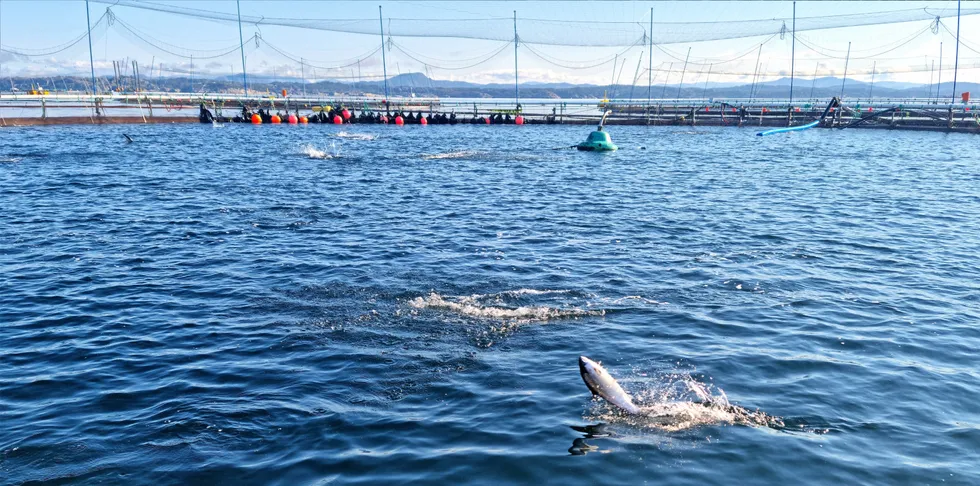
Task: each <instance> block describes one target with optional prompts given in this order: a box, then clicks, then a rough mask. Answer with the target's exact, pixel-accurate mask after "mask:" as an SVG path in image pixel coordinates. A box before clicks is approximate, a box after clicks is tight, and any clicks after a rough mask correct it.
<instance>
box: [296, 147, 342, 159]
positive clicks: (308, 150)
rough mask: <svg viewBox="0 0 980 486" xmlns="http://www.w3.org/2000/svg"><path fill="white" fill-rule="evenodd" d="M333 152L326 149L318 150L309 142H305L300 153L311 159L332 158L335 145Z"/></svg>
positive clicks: (334, 155) (334, 154)
mask: <svg viewBox="0 0 980 486" xmlns="http://www.w3.org/2000/svg"><path fill="white" fill-rule="evenodd" d="M333 148H334V150H332V152H334V153H333V154H331V153H328V152H327V151H326V150H320V149H318V148H316V147H314V146H313V145H311V144H307V145H306V146H304V147H303V150H302V153H303V154H304V155H306V156H307V157H309V158H311V159H332V158H334V157H336V156H337V155H336V147H333Z"/></svg>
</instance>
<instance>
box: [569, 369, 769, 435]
mask: <svg viewBox="0 0 980 486" xmlns="http://www.w3.org/2000/svg"><path fill="white" fill-rule="evenodd" d="M624 381H625V380H624ZM626 384H631V385H633V386H632V387H633V388H635V390H634V391H633V400H634V403H636V405H637V406H638V407H639V408H640V413H639V414H635V415H630V414H627V413H625V412H623V411H622V410H619V409H617V408H615V407H612V406H610V405H609V404H608V403H606V402H605V401H604V400H602V399H595V400H594V403H593V406H592V408H591V409H590V416H589V417H587V418H589V419H592V420H599V421H603V422H609V423H617V424H625V425H630V426H633V427H639V428H649V429H657V430H662V431H666V432H676V431H681V430H686V429H690V428H694V427H699V426H704V425H723V424H737V425H749V426H753V427H770V428H777V429H781V428H783V427H785V424H784V422H783V420H782V419H781V418H780V417H775V416H772V415H768V414H766V413H765V412H762V411H759V410H750V409H748V408H745V407H741V406H739V405H733V404H732V403H730V402H729V401H728V396H727V395H725V392H724V390H722V389H720V388H716V387H714V386H712V385H708V384H705V383H702V382H700V381H698V380H697V379H695V378H694V377H693V376H691V375H690V374H688V373H668V374H662V375H659V376H658V377H657V378H656V379H653V380H650V379H646V380H643V381H640V380H638V381H636V382H633V383H630V382H629V381H626Z"/></svg>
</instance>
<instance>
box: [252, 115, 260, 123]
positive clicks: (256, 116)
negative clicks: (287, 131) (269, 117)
mask: <svg viewBox="0 0 980 486" xmlns="http://www.w3.org/2000/svg"><path fill="white" fill-rule="evenodd" d="M261 124H262V117H261V116H259V114H258V113H256V114H254V115H252V125H261Z"/></svg>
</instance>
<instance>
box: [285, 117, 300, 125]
mask: <svg viewBox="0 0 980 486" xmlns="http://www.w3.org/2000/svg"><path fill="white" fill-rule="evenodd" d="M286 121H288V122H289V124H290V125H295V124H297V123H299V118H296V115H289V117H287V118H286Z"/></svg>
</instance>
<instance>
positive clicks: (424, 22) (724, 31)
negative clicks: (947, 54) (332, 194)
mask: <svg viewBox="0 0 980 486" xmlns="http://www.w3.org/2000/svg"><path fill="white" fill-rule="evenodd" d="M94 1H95V2H96V3H104V4H110V5H114V6H120V7H132V8H138V9H144V10H152V11H156V12H166V13H170V14H175V15H182V16H188V17H194V18H198V19H206V20H213V21H226V22H238V15H237V14H236V13H227V12H219V11H213V10H204V9H199V8H194V7H188V6H183V5H167V4H162V3H156V2H145V1H138V0H94ZM977 14H980V8H973V9H969V8H968V9H963V11H962V15H965V16H969V15H977ZM955 16H956V10H955V9H929V8H919V9H904V10H891V11H882V12H871V13H861V14H846V15H829V16H819V17H798V18H797V19H796V31H797V32H806V31H814V30H824V29H835V28H842V27H859V26H868V25H879V24H895V23H902V22H914V21H921V20H935V19H936V18H937V17H938V18H946V17H955ZM241 21H242V23H243V24H249V25H257V26H265V25H275V26H282V27H296V28H302V29H312V30H322V31H329V32H342V33H349V34H366V35H378V34H379V31H380V29H381V22H379V19H377V18H370V19H299V18H286V17H264V16H263V17H258V16H250V15H242V16H241ZM791 21H792V19H791V18H782V17H779V18H771V19H758V20H737V21H716V22H654V23H653V34H652V39H651V38H650V33H649V32H648V30H649V23H648V22H597V21H572V20H545V19H524V18H520V17H518V18H517V31H518V37H519V39H520V41H521V42H524V43H529V44H542V45H556V46H595V47H603V46H607V47H616V46H631V45H636V44H644V43H647V42H649V41H650V40H652V41H653V43H654V44H681V43H690V42H704V41H714V40H725V39H738V38H744V37H755V36H769V35H779V34H781V33H782V34H784V35H785V32H786V30H785V29H786V25H787V24H789V23H790V22H791ZM384 28H385V34H386V35H389V36H395V37H430V38H432V37H443V38H459V39H481V40H491V41H513V40H514V19H513V18H512V17H499V18H482V19H407V18H389V17H385V18H384Z"/></svg>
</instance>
